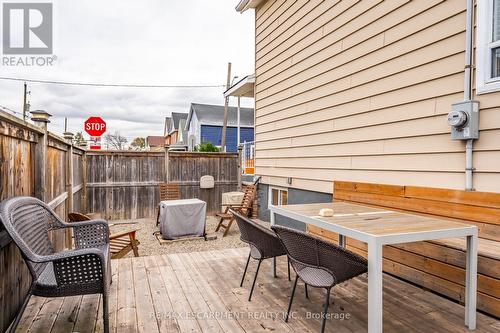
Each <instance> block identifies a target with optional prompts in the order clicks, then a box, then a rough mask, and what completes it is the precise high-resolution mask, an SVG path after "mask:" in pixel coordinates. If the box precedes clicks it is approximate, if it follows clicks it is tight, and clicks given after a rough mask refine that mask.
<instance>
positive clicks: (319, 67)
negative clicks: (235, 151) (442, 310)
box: [236, 0, 500, 316]
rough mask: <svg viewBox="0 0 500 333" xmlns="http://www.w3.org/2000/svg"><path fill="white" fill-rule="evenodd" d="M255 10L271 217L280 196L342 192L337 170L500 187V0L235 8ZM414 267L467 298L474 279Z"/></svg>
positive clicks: (311, 198)
mask: <svg viewBox="0 0 500 333" xmlns="http://www.w3.org/2000/svg"><path fill="white" fill-rule="evenodd" d="M250 8H253V9H255V151H256V153H255V154H256V159H255V174H256V175H259V176H261V180H260V184H259V217H260V218H262V219H268V218H269V210H268V207H269V205H271V204H272V205H281V204H287V203H288V204H297V203H308V202H328V201H331V200H332V192H333V186H332V183H333V181H336V180H343V181H357V182H366V183H382V184H393V185H413V186H426V187H439V188H445V189H462V190H463V189H466V190H478V191H485V192H500V15H499V13H500V12H499V11H498V8H500V1H499V0H477V1H472V0H448V1H440V0H427V1H406V0H394V1H381V0H366V1H350V0H347V1H337V0H332V1H320V0H311V1H291V0H290V1H287V0H267V1H266V0H241V1H240V3H239V4H238V5H237V7H236V10H237V11H240V12H243V11H245V10H247V9H250ZM471 101H474V102H471ZM460 102H465V103H463V104H456V103H460ZM452 108H453V109H454V110H455V111H457V112H455V113H450V111H452ZM449 113H450V116H449V117H448V114H449ZM478 114H479V120H477V121H476V120H475V118H476V116H477V115H478ZM452 124H455V127H452V126H451V125H452ZM462 124H466V127H464V128H460V126H462ZM469 125H470V127H469ZM476 125H477V128H478V136H477V138H476V137H475V135H474V132H476V129H475V128H474V127H475V126H476ZM452 132H453V135H455V136H461V137H462V138H463V139H462V140H456V139H452V135H451V133H452ZM295 227H297V228H304V226H303V225H300V223H297V224H295ZM481 228H482V227H480V229H481ZM487 240H488V239H487ZM495 240H496V241H498V240H500V238H498V237H496V238H495ZM418 260H424V261H425V260H427V258H425V257H419V258H418ZM422 262H423V261H422ZM426 262H427V261H426ZM405 264H406V265H409V263H408V262H407V261H406V262H405ZM439 264H442V263H439ZM442 265H445V264H442ZM384 267H385V266H384ZM398 267H399V266H398ZM408 270H410V269H409V268H408ZM412 272H414V273H412V274H410V273H408V271H407V273H408V274H406V275H405V276H404V278H405V279H408V280H411V281H413V282H415V283H417V284H421V285H422V284H424V281H431V282H429V284H428V287H429V288H430V289H433V290H435V291H436V290H437V291H438V292H440V293H442V294H446V295H447V296H449V297H452V298H455V299H457V298H460V296H457V295H459V294H460V290H462V289H463V284H462V285H460V284H453V283H451V282H449V281H448V280H446V279H448V278H449V277H447V276H444V277H439V278H437V277H434V276H432V275H431V274H427V273H425V272H422V271H420V270H416V269H413V270H412ZM395 274H397V275H400V276H401V275H402V274H403V273H402V271H401V272H398V273H395ZM417 276H418V277H417ZM445 280H446V281H445ZM431 283H432V285H430V284H431ZM424 285H425V284H424ZM461 286H462V287H461ZM447 288H450V289H447ZM460 288H462V289H460ZM481 288H482V287H480V290H483V291H482V292H485V293H487V294H488V295H486V296H484V297H483V298H481V301H480V303H481V302H483V303H482V304H480V305H479V308H480V309H482V310H484V311H487V312H489V313H494V314H496V315H497V316H498V313H500V312H499V311H498V309H499V308H500V298H499V297H498V293H497V294H495V295H497V296H491V295H492V293H491V292H487V291H484V290H485V289H481ZM449 290H453V292H451V291H449ZM493 309H496V310H493Z"/></svg>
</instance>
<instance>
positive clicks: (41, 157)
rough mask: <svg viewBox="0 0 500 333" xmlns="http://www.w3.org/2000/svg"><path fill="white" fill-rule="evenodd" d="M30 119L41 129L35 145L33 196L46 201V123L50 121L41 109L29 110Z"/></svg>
mask: <svg viewBox="0 0 500 333" xmlns="http://www.w3.org/2000/svg"><path fill="white" fill-rule="evenodd" d="M31 114H32V116H31V120H33V122H34V123H35V125H37V126H38V127H40V128H41V129H42V131H43V132H42V134H40V136H39V138H38V142H37V144H36V146H35V197H37V198H38V199H40V200H42V201H43V202H47V188H46V184H45V169H46V167H47V148H48V145H49V139H48V131H47V124H48V123H50V120H49V118H50V117H51V115H50V114H48V113H47V112H45V111H43V110H35V111H31Z"/></svg>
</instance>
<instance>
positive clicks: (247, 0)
mask: <svg viewBox="0 0 500 333" xmlns="http://www.w3.org/2000/svg"><path fill="white" fill-rule="evenodd" d="M265 1H267V0H240V2H239V3H238V5H237V6H236V11H237V12H240V13H243V12H244V11H245V10H247V9H250V8H255V7H257V6H258V5H260V4H261V3H263V2H265Z"/></svg>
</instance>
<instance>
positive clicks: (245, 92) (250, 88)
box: [224, 74, 255, 97]
mask: <svg viewBox="0 0 500 333" xmlns="http://www.w3.org/2000/svg"><path fill="white" fill-rule="evenodd" d="M254 86H255V74H252V75H247V76H245V77H244V78H243V79H241V80H240V81H238V82H236V83H235V84H234V85H232V86H231V87H229V89H228V90H226V91H225V92H224V97H229V96H235V97H254Z"/></svg>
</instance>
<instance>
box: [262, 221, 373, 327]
mask: <svg viewBox="0 0 500 333" xmlns="http://www.w3.org/2000/svg"><path fill="white" fill-rule="evenodd" d="M271 228H272V229H273V230H274V231H275V232H276V234H277V235H278V237H279V239H280V240H281V242H282V243H283V246H284V247H285V249H286V251H287V253H288V258H289V259H290V262H291V264H292V267H293V269H294V270H295V272H296V273H297V276H296V277H295V283H294V285H293V289H292V295H291V297H290V303H289V304H288V310H287V312H286V315H285V321H286V322H288V315H289V313H290V309H291V307H292V302H293V296H294V294H295V288H296V287H297V280H298V278H299V277H300V279H301V280H302V281H304V283H306V284H308V285H310V286H313V287H316V288H325V289H326V300H325V307H324V310H323V314H322V319H323V320H322V323H321V332H324V331H325V324H326V317H327V312H328V306H329V304H330V290H331V288H332V287H333V286H335V285H337V284H339V283H341V282H344V281H346V280H349V279H351V278H353V277H355V276H358V275H360V274H363V273H365V272H366V271H367V270H368V267H367V261H366V260H365V259H364V258H363V257H360V256H358V255H357V254H355V253H352V252H350V251H347V250H345V249H344V248H342V247H339V246H337V245H335V244H332V243H328V242H325V241H323V240H321V239H319V238H317V237H313V236H311V235H309V234H307V233H304V232H301V231H298V230H294V229H290V228H286V227H283V226H278V225H274V226H272V227H271Z"/></svg>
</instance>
